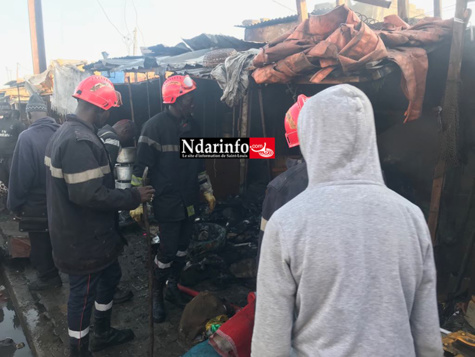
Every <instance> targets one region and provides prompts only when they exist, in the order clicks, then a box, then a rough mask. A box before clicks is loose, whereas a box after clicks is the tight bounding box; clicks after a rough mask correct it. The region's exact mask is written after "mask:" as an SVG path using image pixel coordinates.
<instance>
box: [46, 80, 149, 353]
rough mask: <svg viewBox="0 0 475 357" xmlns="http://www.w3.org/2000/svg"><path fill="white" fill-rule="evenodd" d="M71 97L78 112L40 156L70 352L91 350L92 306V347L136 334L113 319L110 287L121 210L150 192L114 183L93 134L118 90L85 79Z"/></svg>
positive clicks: (116, 274) (114, 280)
mask: <svg viewBox="0 0 475 357" xmlns="http://www.w3.org/2000/svg"><path fill="white" fill-rule="evenodd" d="M73 97H75V98H77V99H78V107H77V110H76V114H75V115H68V116H67V121H66V122H65V123H64V124H63V125H62V126H61V128H59V129H58V131H57V132H56V133H55V134H54V135H53V137H52V138H51V141H50V143H49V144H48V147H47V149H46V156H45V164H46V166H47V167H48V168H49V169H48V170H47V174H46V193H47V206H48V220H49V229H50V235H51V242H52V246H53V258H54V261H55V264H56V266H57V267H58V268H59V269H60V270H61V271H63V272H64V273H66V274H69V283H70V287H69V289H70V291H69V301H68V332H69V337H70V356H92V354H91V353H90V352H89V348H88V345H89V324H90V318H91V313H92V307H93V305H94V306H95V313H94V316H95V328H94V333H93V336H92V341H91V345H90V350H91V351H93V352H94V351H99V350H102V349H104V348H107V347H109V346H114V345H118V344H121V343H124V342H127V341H130V340H132V339H133V338H134V333H133V332H132V330H130V329H125V330H117V329H114V328H112V327H111V326H110V322H111V321H110V320H111V313H112V310H111V309H112V302H113V295H114V292H115V289H116V286H117V284H118V283H119V281H120V278H121V270H120V265H119V262H118V260H117V258H118V256H119V254H120V253H121V251H122V248H123V247H122V241H121V237H120V234H119V231H118V220H117V218H118V215H117V211H118V210H130V209H133V208H136V207H137V206H139V205H140V203H141V202H146V201H149V200H151V199H152V198H153V192H154V190H153V188H152V187H140V188H138V189H137V188H132V189H125V190H120V189H114V177H113V174H112V168H111V165H110V161H109V157H108V154H107V151H106V150H105V148H104V144H103V143H102V142H101V140H100V139H99V137H98V136H97V134H96V133H97V129H96V127H102V126H103V125H104V124H105V122H106V121H107V119H108V117H109V113H110V112H109V109H111V108H112V107H117V106H119V96H118V94H117V93H116V91H115V89H114V86H113V84H112V83H111V82H110V81H109V80H108V79H107V78H105V77H102V76H91V77H88V78H86V79H85V80H84V81H82V82H81V83H80V84H79V85H78V87H77V89H76V91H75V93H74V95H73Z"/></svg>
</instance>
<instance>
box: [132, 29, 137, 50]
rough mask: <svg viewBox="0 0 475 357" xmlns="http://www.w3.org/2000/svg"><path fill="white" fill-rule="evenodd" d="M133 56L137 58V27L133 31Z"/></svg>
mask: <svg viewBox="0 0 475 357" xmlns="http://www.w3.org/2000/svg"><path fill="white" fill-rule="evenodd" d="M133 55H134V56H137V27H136V28H135V30H134V52H133Z"/></svg>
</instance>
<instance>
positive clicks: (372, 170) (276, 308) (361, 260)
mask: <svg viewBox="0 0 475 357" xmlns="http://www.w3.org/2000/svg"><path fill="white" fill-rule="evenodd" d="M297 129H298V136H299V139H300V147H301V150H302V154H303V156H304V158H305V161H306V162H307V170H308V176H309V184H308V187H307V188H306V190H305V191H304V192H302V193H301V194H300V195H298V196H297V197H295V198H294V199H293V200H291V201H290V202H289V203H287V204H286V205H284V206H283V207H282V208H280V209H279V210H277V211H276V212H275V213H274V214H273V215H272V217H271V219H270V220H269V222H268V223H267V226H266V230H265V234H264V238H263V243H262V244H263V245H262V250H261V256H260V262H259V271H258V278H257V306H256V320H255V326H254V334H253V339H252V356H256V357H266V356H272V357H279V356H290V355H297V356H322V357H327V356H329V357H339V356H372V355H380V354H381V353H383V354H384V355H385V356H401V357H402V356H404V357H410V356H427V357H433V356H442V354H443V352H442V342H441V336H440V333H439V320H438V314H437V303H436V274H435V264H434V258H433V251H432V245H431V240H430V235H429V231H428V228H427V224H426V222H425V220H424V216H423V214H422V212H421V210H420V209H419V208H417V207H416V206H414V205H413V204H412V203H410V202H409V201H407V200H406V199H404V198H403V197H401V196H399V195H398V194H396V193H395V192H393V191H391V190H390V189H388V188H387V187H386V186H385V185H384V181H383V177H382V174H381V167H380V163H379V158H378V149H377V146H376V134H375V125H374V115H373V109H372V107H371V103H370V101H369V99H368V98H367V97H366V95H365V94H364V93H363V92H361V91H360V90H359V89H357V88H355V87H353V86H350V85H338V86H335V87H331V88H329V89H326V90H324V91H322V92H320V93H319V94H317V95H315V96H313V97H312V98H310V99H308V100H307V102H306V103H305V105H304V107H303V109H302V111H301V113H300V116H299V125H298V128H297Z"/></svg>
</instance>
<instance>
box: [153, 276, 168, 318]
mask: <svg viewBox="0 0 475 357" xmlns="http://www.w3.org/2000/svg"><path fill="white" fill-rule="evenodd" d="M164 287H165V282H160V281H157V280H155V281H154V284H153V322H155V323H157V324H159V323H162V322H164V321H165V318H166V317H167V312H166V310H165V301H163V288H164Z"/></svg>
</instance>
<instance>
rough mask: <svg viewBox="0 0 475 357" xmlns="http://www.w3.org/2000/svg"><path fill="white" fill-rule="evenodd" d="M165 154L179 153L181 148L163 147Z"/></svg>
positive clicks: (173, 146) (176, 146)
mask: <svg viewBox="0 0 475 357" xmlns="http://www.w3.org/2000/svg"><path fill="white" fill-rule="evenodd" d="M162 151H163V152H178V151H180V147H179V146H178V145H162Z"/></svg>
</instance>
